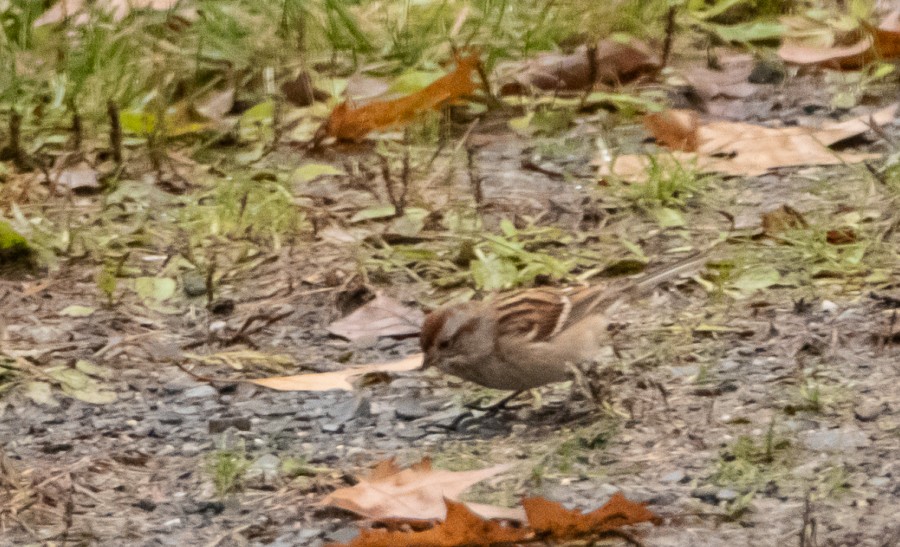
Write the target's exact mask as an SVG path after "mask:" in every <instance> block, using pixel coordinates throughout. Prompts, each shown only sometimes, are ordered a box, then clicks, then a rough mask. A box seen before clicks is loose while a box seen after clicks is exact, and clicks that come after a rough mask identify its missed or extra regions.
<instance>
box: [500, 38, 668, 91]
mask: <svg viewBox="0 0 900 547" xmlns="http://www.w3.org/2000/svg"><path fill="white" fill-rule="evenodd" d="M591 53H593V54H594V59H593V65H592V60H591V58H590V54H591ZM659 66H660V63H659V60H658V59H657V57H656V55H655V54H654V53H653V52H652V51H651V49H650V47H649V46H647V44H645V43H643V42H641V41H639V40H634V39H632V40H630V41H628V42H620V41H616V40H600V41H599V42H598V43H597V47H596V49H595V50H593V52H592V51H591V50H590V49H588V48H587V47H586V46H581V47H579V48H577V49H575V51H574V52H572V53H570V54H562V53H541V54H539V55H537V56H536V57H535V58H533V59H530V60H527V61H524V62H510V63H503V64H501V65H500V66H498V67H497V70H498V72H500V73H501V74H509V75H510V76H508V77H507V78H506V81H505V82H504V81H503V80H504V78H503V77H502V76H501V82H502V83H501V86H500V93H501V94H502V95H516V94H522V93H527V92H529V91H531V90H534V89H537V90H541V91H581V90H584V89H587V88H589V87H593V85H594V84H595V83H604V84H610V85H614V84H622V83H628V82H631V81H633V80H635V79H637V78H639V77H641V76H643V75H645V74H649V73H653V72H655V71H656V70H658V69H659ZM592 72H595V73H594V74H592ZM592 77H593V78H592Z"/></svg>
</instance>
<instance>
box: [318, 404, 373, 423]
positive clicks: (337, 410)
mask: <svg viewBox="0 0 900 547" xmlns="http://www.w3.org/2000/svg"><path fill="white" fill-rule="evenodd" d="M327 412H328V415H329V416H331V417H332V418H334V419H335V421H336V422H338V423H341V424H344V423H347V422H349V421H351V420H354V419H356V418H368V417H370V416H371V415H372V403H371V402H370V401H369V398H368V397H354V398H352V399H349V400H347V401H344V402H342V403H338V404H336V405H334V406H332V407H331V408H330V409H328V411H327Z"/></svg>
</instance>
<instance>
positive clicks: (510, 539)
mask: <svg viewBox="0 0 900 547" xmlns="http://www.w3.org/2000/svg"><path fill="white" fill-rule="evenodd" d="M444 503H445V504H446V515H447V517H446V520H445V521H444V522H442V523H440V524H438V525H436V526H435V527H434V528H430V529H428V530H424V531H421V532H405V531H385V530H363V531H362V532H361V533H360V535H359V536H358V537H356V538H355V539H354V540H353V541H350V542H349V543H332V544H330V546H329V547H461V546H470V547H488V546H492V545H505V546H509V545H514V544H516V543H517V542H522V541H529V540H531V539H532V538H533V537H534V533H533V532H532V531H531V530H528V529H527V528H514V527H512V526H509V525H507V524H504V523H501V522H496V521H492V520H484V519H483V518H481V517H479V516H478V515H476V514H475V513H473V512H472V511H470V510H469V508H467V507H466V505H465V504H462V503H457V502H454V501H451V500H445V501H444Z"/></svg>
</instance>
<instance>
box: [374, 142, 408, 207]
mask: <svg viewBox="0 0 900 547" xmlns="http://www.w3.org/2000/svg"><path fill="white" fill-rule="evenodd" d="M378 159H379V160H380V162H381V178H382V179H384V190H385V192H386V193H387V198H388V201H390V202H391V205H393V206H394V216H395V217H401V216H403V214H404V212H405V209H406V194H407V192H409V176H410V167H409V148H408V147H407V148H406V151H405V152H404V154H403V166H402V168H401V171H400V183H399V186H400V192H399V194H398V193H397V191H396V189H395V188H394V186H395V185H394V178H393V176H392V175H391V164H390V162H389V161H388V159H387V157H386V156H384V155H383V154H378Z"/></svg>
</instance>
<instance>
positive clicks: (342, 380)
mask: <svg viewBox="0 0 900 547" xmlns="http://www.w3.org/2000/svg"><path fill="white" fill-rule="evenodd" d="M421 366H422V354H421V353H416V354H415V355H410V356H409V357H405V358H403V359H400V360H398V361H390V362H387V363H373V364H370V365H360V366H356V367H350V368H347V369H344V370H338V371H334V372H312V373H307V374H296V375H293V376H273V377H270V378H257V379H255V380H249V382H250V383H252V384H256V385H258V386H262V387H267V388H269V389H274V390H276V391H328V390H331V389H343V390H347V391H352V390H353V384H354V383H355V382H357V381H358V380H360V379H362V378H363V377H365V376H366V375H372V374H378V373H387V372H403V371H407V370H415V369H417V368H420V367H421Z"/></svg>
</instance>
